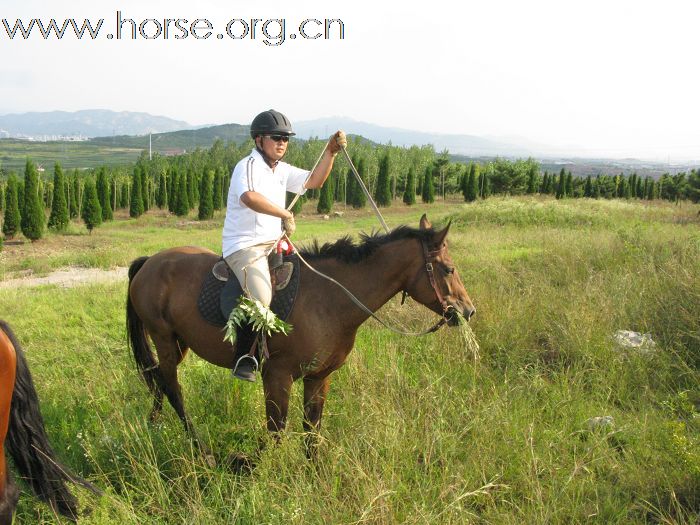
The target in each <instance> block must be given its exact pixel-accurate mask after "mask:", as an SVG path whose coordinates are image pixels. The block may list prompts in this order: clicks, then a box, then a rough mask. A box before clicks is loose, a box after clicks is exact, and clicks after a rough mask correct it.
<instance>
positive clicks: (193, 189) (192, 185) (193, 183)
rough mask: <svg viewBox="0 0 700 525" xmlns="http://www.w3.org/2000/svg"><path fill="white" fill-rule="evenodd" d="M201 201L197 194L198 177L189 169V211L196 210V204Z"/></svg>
mask: <svg viewBox="0 0 700 525" xmlns="http://www.w3.org/2000/svg"><path fill="white" fill-rule="evenodd" d="M198 200H199V195H198V192H197V175H196V174H195V172H194V169H193V168H192V167H190V168H188V169H187V204H188V206H189V209H190V210H191V209H192V208H194V203H195V202H197V201H198Z"/></svg>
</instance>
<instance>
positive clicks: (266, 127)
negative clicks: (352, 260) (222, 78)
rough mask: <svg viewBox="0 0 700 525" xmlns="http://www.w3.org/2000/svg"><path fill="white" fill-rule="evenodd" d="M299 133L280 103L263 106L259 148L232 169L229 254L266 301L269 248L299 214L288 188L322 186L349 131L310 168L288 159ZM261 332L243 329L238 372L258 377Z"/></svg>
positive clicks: (256, 123) (255, 132)
mask: <svg viewBox="0 0 700 525" xmlns="http://www.w3.org/2000/svg"><path fill="white" fill-rule="evenodd" d="M294 134H295V133H294V131H292V125H291V123H290V122H289V119H287V117H285V116H284V115H283V114H282V113H280V112H279V111H275V110H274V109H269V110H267V111H263V112H262V113H260V114H259V115H257V116H256V117H255V118H254V119H253V122H252V123H251V125H250V136H251V137H252V138H253V140H254V141H255V148H254V149H253V150H252V151H251V153H250V155H248V156H247V157H245V158H243V159H242V160H241V161H240V162H238V164H236V167H235V168H234V169H233V173H232V174H231V184H230V187H229V193H228V203H227V207H226V219H225V221H224V228H223V233H222V241H223V242H222V245H223V248H222V251H223V255H224V258H225V260H226V263H227V264H228V265H229V267H230V268H231V270H232V271H233V273H234V274H235V275H236V277H237V278H238V280H239V282H240V283H241V286H242V287H243V290H244V291H245V293H246V294H247V295H248V296H249V297H251V298H253V299H257V300H258V301H260V302H261V303H262V304H263V305H265V306H266V307H269V305H270V301H271V300H272V284H271V280H270V270H269V267H268V261H267V257H266V254H267V253H269V251H270V250H271V249H272V248H273V244H274V243H275V241H276V240H277V239H278V238H279V236H280V233H281V231H282V230H281V229H283V230H284V231H285V232H286V234H287V235H292V234H293V233H294V230H295V228H296V226H295V223H294V215H293V214H292V213H291V212H290V211H289V210H287V209H286V208H285V197H286V192H287V191H289V192H294V193H300V194H303V193H304V192H305V191H306V190H307V189H310V188H311V189H313V188H320V187H321V186H322V185H323V183H324V182H325V181H326V179H327V178H328V175H329V174H330V172H331V169H332V168H333V162H334V160H335V156H336V155H337V154H338V152H339V151H340V150H341V149H342V148H343V147H345V146H346V145H347V139H346V138H345V133H343V132H342V131H337V132H335V133H334V134H333V135H332V136H331V137H330V139H329V141H328V144H327V145H326V149H325V151H324V154H323V156H322V157H321V159H320V160H319V162H318V164H317V165H316V167H315V168H314V170H313V172H311V173H309V171H307V170H303V169H300V168H297V167H294V166H292V165H290V164H287V163H286V162H282V157H284V155H285V153H286V152H287V145H288V143H289V138H290V137H291V136H292V135H294ZM258 337H261V334H260V333H257V332H255V331H253V329H252V327H251V325H248V326H244V327H242V328H239V329H238V331H237V335H236V366H235V368H234V370H233V375H234V377H236V378H238V379H242V380H244V381H255V371H256V370H257V369H258V361H257V359H256V358H255V356H254V352H251V349H252V348H253V345H254V344H255V343H256V341H257V339H258Z"/></svg>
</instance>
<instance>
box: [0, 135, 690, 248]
mask: <svg viewBox="0 0 700 525" xmlns="http://www.w3.org/2000/svg"><path fill="white" fill-rule="evenodd" d="M324 146H325V141H320V140H311V141H305V142H303V143H297V142H291V143H290V145H289V150H288V154H287V157H286V158H285V160H286V161H287V162H290V163H291V164H295V165H298V166H300V167H304V168H307V169H311V167H312V166H313V164H314V163H315V161H316V159H317V158H318V154H319V152H320V151H321V150H322V149H323V147H324ZM251 148H252V141H247V142H246V143H243V144H241V145H236V144H233V143H229V144H227V145H224V144H223V143H222V142H221V141H217V142H216V143H215V144H214V145H213V146H212V148H209V149H207V150H200V149H198V150H195V151H194V152H191V153H189V154H186V155H179V156H175V157H163V156H160V155H155V156H154V157H153V158H152V159H149V158H148V156H147V155H146V154H145V152H144V153H143V154H142V155H141V157H140V158H139V159H138V161H137V162H136V163H135V164H134V165H132V166H121V167H114V168H109V169H108V168H104V167H103V168H99V169H96V170H87V171H82V172H79V171H78V170H73V171H72V173H71V174H69V175H66V174H64V173H63V170H62V169H61V166H60V165H59V164H56V165H55V166H54V174H53V180H52V181H43V180H41V178H40V177H39V176H38V172H37V169H36V166H35V165H34V163H32V162H31V161H29V160H28V161H27V164H26V166H25V173H24V178H23V180H20V179H19V178H18V177H17V176H16V175H14V174H10V175H9V177H8V179H7V183H2V182H0V208H2V209H4V212H5V213H4V221H3V233H4V234H5V236H6V237H7V238H11V237H13V236H14V235H16V234H17V233H18V232H19V231H22V233H23V234H24V235H25V236H26V237H27V238H30V239H33V240H35V239H38V238H41V236H42V235H43V233H44V231H45V229H46V228H47V227H48V228H49V229H51V230H54V231H59V232H60V231H63V230H65V228H66V227H67V226H68V224H69V222H70V220H71V219H76V218H78V217H80V218H82V219H83V221H84V222H85V225H86V226H87V228H88V229H89V230H90V231H92V229H93V228H95V227H96V226H99V225H100V224H101V223H102V222H104V221H109V220H112V218H113V216H114V211H115V210H117V209H125V210H126V209H128V211H129V215H130V216H131V217H134V218H136V217H139V216H140V215H142V214H143V213H145V212H147V211H148V210H150V209H153V208H156V207H157V208H160V209H166V210H168V211H169V212H171V213H173V214H176V215H179V216H186V215H188V214H190V213H191V212H192V211H193V210H194V209H197V214H198V218H199V219H201V220H207V219H210V218H212V217H213V214H214V211H216V210H219V209H221V208H223V207H225V205H226V197H227V194H228V185H229V179H230V176H229V174H230V173H231V171H232V169H233V167H234V166H235V164H236V163H237V162H238V161H239V160H240V159H241V158H243V157H244V156H245V155H247V154H248V153H249V152H250V150H251ZM349 149H350V150H351V151H353V158H352V162H353V165H354V166H355V167H356V169H357V171H358V173H359V175H360V177H361V179H362V181H363V184H364V186H365V187H366V188H367V190H368V191H369V192H370V194H371V195H372V197H373V198H374V199H375V201H376V202H377V204H378V205H379V206H390V205H391V204H392V203H393V202H395V201H396V200H398V199H401V200H402V201H403V202H404V203H405V204H407V205H412V204H414V203H415V202H416V199H417V197H418V196H420V198H421V199H422V201H423V202H424V203H431V202H434V201H435V199H436V198H437V197H438V196H440V195H442V196H444V195H446V194H453V193H457V192H461V193H462V195H463V197H464V199H465V201H468V202H469V201H474V200H476V199H480V198H482V199H483V198H487V197H488V196H490V195H493V194H507V195H518V194H534V193H541V194H551V195H554V196H555V197H557V198H566V197H572V198H576V197H591V198H643V199H656V198H662V199H668V200H681V199H692V200H693V201H695V202H697V201H699V200H700V171H698V170H692V171H691V172H690V173H689V174H685V173H678V174H675V175H670V174H665V175H663V176H662V177H661V178H660V179H658V180H654V179H652V178H650V177H645V178H642V177H638V176H637V175H636V174H634V173H633V174H631V175H628V176H625V175H623V174H620V175H616V176H610V175H604V174H601V175H598V176H596V177H586V178H581V177H573V176H572V174H571V172H570V171H569V172H567V171H566V170H565V169H564V168H562V169H561V171H560V172H559V174H558V175H557V174H556V173H551V174H550V173H548V172H547V171H545V172H544V173H541V172H540V166H539V164H538V163H537V162H536V161H534V160H533V159H526V160H516V161H509V160H506V159H495V160H493V161H490V162H486V163H475V162H472V163H469V164H464V163H454V162H450V161H449V157H448V155H447V152H442V153H441V154H439V155H437V154H436V153H435V152H434V150H433V149H432V147H429V146H426V147H422V148H417V147H411V148H399V147H394V146H391V145H388V146H376V145H371V144H368V143H365V142H362V141H360V140H358V139H354V140H352V141H351V145H350V147H349ZM1 178H2V173H0V179H1ZM316 198H317V199H318V204H317V210H318V212H319V213H329V212H330V211H331V209H332V207H333V204H334V203H335V202H345V203H347V204H348V205H350V206H353V207H355V208H362V207H364V206H366V204H367V202H366V200H367V199H366V196H365V193H364V191H363V190H362V188H361V186H360V184H359V183H358V182H357V180H356V178H355V176H354V175H353V173H352V171H351V169H350V166H348V165H347V163H346V162H345V161H344V160H343V158H342V157H339V158H338V160H337V161H336V163H335V165H334V168H333V170H332V172H331V175H330V177H329V179H328V181H327V182H326V184H325V185H324V186H323V188H321V189H320V190H310V191H309V192H307V195H305V196H304V197H303V198H302V199H300V200H299V201H298V203H297V205H296V209H295V211H297V212H298V211H299V209H300V206H301V204H302V202H304V201H305V200H308V199H316ZM47 212H48V219H46V215H47Z"/></svg>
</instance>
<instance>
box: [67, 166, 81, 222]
mask: <svg viewBox="0 0 700 525" xmlns="http://www.w3.org/2000/svg"><path fill="white" fill-rule="evenodd" d="M66 186H68V187H69V198H68V214H69V215H70V218H71V219H76V218H77V217H78V215H79V209H78V208H79V207H80V179H79V178H78V170H77V169H75V170H73V175H72V177H71V178H70V180H68V181H67V184H66Z"/></svg>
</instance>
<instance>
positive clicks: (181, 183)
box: [173, 173, 190, 217]
mask: <svg viewBox="0 0 700 525" xmlns="http://www.w3.org/2000/svg"><path fill="white" fill-rule="evenodd" d="M187 179H188V176H187V174H185V173H182V174H180V177H179V178H178V181H177V193H176V194H175V202H174V203H173V211H174V212H175V215H177V216H178V217H184V216H185V215H187V214H188V213H189V211H190V204H189V195H188V189H187V186H188V185H187Z"/></svg>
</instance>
